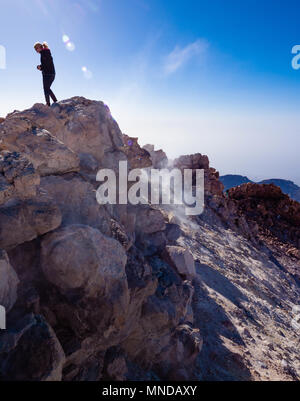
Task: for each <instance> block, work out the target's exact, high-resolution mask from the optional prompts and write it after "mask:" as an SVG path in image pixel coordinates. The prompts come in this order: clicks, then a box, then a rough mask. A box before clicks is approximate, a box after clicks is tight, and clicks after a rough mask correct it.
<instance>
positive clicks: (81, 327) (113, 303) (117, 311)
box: [40, 225, 129, 361]
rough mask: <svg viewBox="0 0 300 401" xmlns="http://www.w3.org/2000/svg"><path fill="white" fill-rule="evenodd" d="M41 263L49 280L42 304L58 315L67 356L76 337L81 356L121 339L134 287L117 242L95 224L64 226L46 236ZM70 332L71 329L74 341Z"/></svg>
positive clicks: (59, 329)
mask: <svg viewBox="0 0 300 401" xmlns="http://www.w3.org/2000/svg"><path fill="white" fill-rule="evenodd" d="M40 265H41V269H42V272H43V274H44V275H45V278H46V280H47V282H48V283H49V284H50V287H49V286H48V287H49V289H48V291H49V295H48V296H47V297H46V298H44V300H43V301H42V308H45V312H44V313H45V314H46V315H47V316H48V314H49V318H50V319H52V318H53V316H55V318H54V320H53V322H55V323H53V324H54V329H56V330H58V332H60V333H61V334H59V338H60V339H61V341H62V344H63V347H64V350H65V351H66V353H67V354H68V355H71V354H73V353H74V352H75V350H74V343H76V342H77V343H78V349H79V350H78V352H81V356H80V358H79V361H82V360H84V358H86V357H87V355H92V354H95V352H96V351H97V350H101V349H102V350H103V349H106V348H107V347H109V346H112V345H115V344H116V342H117V341H121V338H122V336H124V335H125V332H124V330H123V329H124V327H125V325H126V315H127V313H128V304H129V292H128V283H127V278H126V273H125V265H126V252H125V250H124V248H123V247H122V245H121V244H120V243H119V242H118V241H116V240H114V239H112V238H109V237H106V236H104V235H103V234H102V233H101V232H100V231H99V230H97V229H95V228H92V227H88V226H84V225H71V226H66V227H62V228H60V229H58V230H57V231H55V232H53V233H50V234H48V235H46V236H45V237H44V238H43V240H42V243H41V263H40ZM51 288H52V289H51ZM54 294H56V295H55V296H54ZM44 297H45V295H44ZM50 310H51V313H50ZM63 328H64V329H63ZM65 331H67V332H71V333H72V336H73V339H72V340H71V343H69V339H70V335H68V336H66V335H65V334H64V332H65ZM74 357H75V356H74Z"/></svg>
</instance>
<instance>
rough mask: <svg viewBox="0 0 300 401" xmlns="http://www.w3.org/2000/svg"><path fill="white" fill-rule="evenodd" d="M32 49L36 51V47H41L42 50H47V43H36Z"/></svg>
mask: <svg viewBox="0 0 300 401" xmlns="http://www.w3.org/2000/svg"><path fill="white" fill-rule="evenodd" d="M33 47H34V48H35V49H36V48H37V47H42V48H43V49H49V46H48V43H47V42H43V43H40V42H36V43H35V44H34V45H33Z"/></svg>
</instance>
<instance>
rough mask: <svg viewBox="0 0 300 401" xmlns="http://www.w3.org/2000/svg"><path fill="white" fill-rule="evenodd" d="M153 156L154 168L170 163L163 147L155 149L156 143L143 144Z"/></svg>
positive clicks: (151, 156) (163, 166)
mask: <svg viewBox="0 0 300 401" xmlns="http://www.w3.org/2000/svg"><path fill="white" fill-rule="evenodd" d="M143 149H145V150H146V151H147V152H148V153H149V154H150V158H151V163H152V166H153V168H158V169H159V168H165V167H167V165H168V157H167V155H166V154H165V152H164V151H163V150H162V149H159V150H155V148H154V145H150V144H147V145H145V146H143Z"/></svg>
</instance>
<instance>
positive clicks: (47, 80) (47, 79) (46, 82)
mask: <svg viewBox="0 0 300 401" xmlns="http://www.w3.org/2000/svg"><path fill="white" fill-rule="evenodd" d="M54 79H55V74H45V75H43V86H44V93H45V99H46V103H47V105H48V106H50V97H51V99H52V100H53V102H57V99H56V97H55V95H54V93H53V92H52V90H51V89H50V87H51V85H52V83H53V81H54Z"/></svg>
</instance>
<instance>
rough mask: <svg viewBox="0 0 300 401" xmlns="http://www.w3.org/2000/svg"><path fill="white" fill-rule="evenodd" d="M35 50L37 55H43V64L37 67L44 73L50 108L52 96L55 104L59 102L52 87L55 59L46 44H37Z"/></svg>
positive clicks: (45, 91)
mask: <svg viewBox="0 0 300 401" xmlns="http://www.w3.org/2000/svg"><path fill="white" fill-rule="evenodd" d="M34 49H35V51H36V52H37V53H40V55H41V64H40V65H38V66H37V69H38V70H40V71H42V73H43V86H44V93H45V99H46V103H47V105H48V106H50V96H51V99H52V100H53V102H54V103H55V102H57V99H56V97H55V95H54V93H53V92H52V90H51V89H50V88H51V85H52V83H53V81H54V79H55V68H54V64H53V58H52V55H51V52H50V49H49V47H48V44H47V43H46V42H44V43H39V42H37V43H35V44H34Z"/></svg>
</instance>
